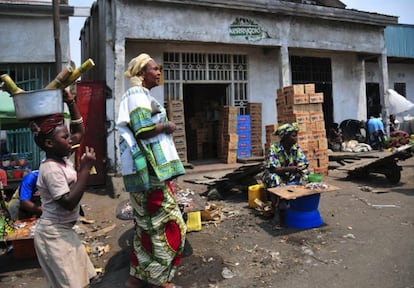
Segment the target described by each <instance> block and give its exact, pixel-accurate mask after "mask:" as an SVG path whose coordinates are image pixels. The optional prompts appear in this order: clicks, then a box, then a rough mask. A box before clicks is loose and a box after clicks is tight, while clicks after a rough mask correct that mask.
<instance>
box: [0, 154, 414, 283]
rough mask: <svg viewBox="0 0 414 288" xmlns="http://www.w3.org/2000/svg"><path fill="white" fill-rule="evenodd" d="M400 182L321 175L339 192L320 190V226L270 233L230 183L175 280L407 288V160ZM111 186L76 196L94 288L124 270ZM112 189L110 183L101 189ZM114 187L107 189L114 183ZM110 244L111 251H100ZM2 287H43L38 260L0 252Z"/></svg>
mask: <svg viewBox="0 0 414 288" xmlns="http://www.w3.org/2000/svg"><path fill="white" fill-rule="evenodd" d="M399 165H401V166H403V170H402V178H401V182H400V183H399V184H398V185H391V184H390V183H389V182H388V181H387V180H386V179H385V178H384V177H383V176H376V175H372V176H370V177H368V178H365V179H363V180H358V181H356V180H353V181H350V180H348V179H346V174H344V173H343V172H339V171H338V170H330V171H329V176H327V177H325V178H324V181H325V182H327V183H330V184H332V185H335V186H338V187H340V188H341V189H340V190H338V191H335V192H329V193H323V194H321V200H320V204H319V211H320V214H321V216H322V218H323V220H324V225H322V226H321V227H318V228H314V229H307V230H298V229H292V228H283V229H280V230H274V229H272V225H271V221H270V220H269V219H268V218H264V217H262V216H261V215H260V214H258V213H257V211H255V210H253V209H250V208H248V206H247V191H246V190H245V191H237V190H236V189H233V190H232V191H228V192H227V193H224V195H222V196H223V197H224V199H223V200H219V201H209V203H214V204H216V205H217V206H220V207H221V208H222V218H221V220H220V221H216V222H210V223H203V226H202V230H201V231H198V232H190V233H188V235H187V237H188V240H189V243H190V245H191V247H192V250H193V251H192V254H191V255H190V256H187V257H184V258H183V260H182V263H181V266H180V268H179V271H178V272H179V273H178V275H177V277H176V278H175V283H176V284H178V285H181V286H183V287H185V288H198V287H202V288H204V287H206V288H208V287H211V288H213V287H238V288H243V287H246V288H247V287H249V288H251V287H290V288H303V287H310V288H313V287H315V288H316V287H318V288H320V287H341V288H348V287H349V288H351V287H352V288H355V287H376V288H391V287H392V288H395V287H401V288H413V287H414V241H413V239H414V158H413V157H412V158H410V159H407V160H406V161H400V162H399ZM228 172H229V171H223V170H220V171H218V170H215V171H210V172H208V173H207V172H202V173H199V174H197V173H189V174H187V175H185V176H182V177H180V178H179V180H178V183H179V185H180V186H181V187H182V188H189V189H191V190H192V191H195V192H197V193H203V192H206V187H207V186H206V185H200V184H191V183H188V182H185V180H189V179H198V178H203V177H204V176H209V177H215V178H219V177H222V176H223V175H225V174H226V173H228ZM111 183H113V186H114V187H107V188H106V189H95V190H94V189H91V190H90V191H88V193H86V195H85V197H84V198H83V200H82V204H83V207H84V210H85V212H86V216H87V218H88V219H93V220H95V223H93V224H81V223H80V224H79V225H78V227H79V229H80V230H81V231H83V232H84V233H83V234H81V237H83V239H84V240H85V243H87V244H88V245H89V246H90V247H92V248H95V250H93V253H92V254H91V259H92V260H93V262H94V264H95V266H96V267H98V268H102V269H103V277H102V280H101V282H100V283H97V284H94V285H93V286H92V287H108V288H109V287H111V288H112V287H123V283H124V281H125V279H126V278H127V275H128V262H129V251H130V245H131V239H132V229H133V226H132V223H131V221H122V220H119V219H117V218H115V217H114V215H115V209H116V205H117V204H118V203H119V202H120V201H122V200H123V199H126V198H127V197H128V195H127V194H126V193H124V192H122V188H121V187H122V182H121V179H120V178H112V181H111ZM108 186H111V185H108ZM113 188H115V189H113ZM105 245H109V246H108V247H110V250H109V251H105V252H101V255H99V249H98V248H99V247H100V248H102V247H104V246H105ZM0 286H1V287H11V288H12V287H28V286H30V287H33V288H37V287H46V283H45V280H44V278H43V273H42V271H41V269H40V268H39V266H38V264H37V262H36V260H16V259H14V258H13V256H12V254H5V255H2V256H0Z"/></svg>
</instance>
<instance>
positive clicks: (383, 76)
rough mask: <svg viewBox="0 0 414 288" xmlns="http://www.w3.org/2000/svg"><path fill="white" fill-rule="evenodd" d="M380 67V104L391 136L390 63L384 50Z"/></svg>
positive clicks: (387, 130) (386, 131)
mask: <svg viewBox="0 0 414 288" xmlns="http://www.w3.org/2000/svg"><path fill="white" fill-rule="evenodd" d="M378 66H379V90H380V103H381V113H382V115H381V116H382V120H383V122H384V126H385V127H384V128H385V133H386V134H387V135H389V133H390V127H389V112H388V111H389V107H390V100H389V94H388V92H387V90H388V63H387V53H386V50H385V48H384V50H383V53H381V55H380V56H379V57H378Z"/></svg>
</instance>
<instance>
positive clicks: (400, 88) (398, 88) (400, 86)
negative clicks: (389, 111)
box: [394, 83, 407, 97]
mask: <svg viewBox="0 0 414 288" xmlns="http://www.w3.org/2000/svg"><path fill="white" fill-rule="evenodd" d="M394 90H395V92H397V93H398V94H400V95H402V96H404V97H407V96H406V95H407V94H406V93H407V90H406V86H405V83H394Z"/></svg>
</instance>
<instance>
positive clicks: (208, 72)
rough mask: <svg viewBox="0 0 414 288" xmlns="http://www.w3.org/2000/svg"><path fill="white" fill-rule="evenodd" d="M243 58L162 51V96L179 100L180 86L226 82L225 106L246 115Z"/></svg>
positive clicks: (245, 77) (181, 90) (245, 70)
mask: <svg viewBox="0 0 414 288" xmlns="http://www.w3.org/2000/svg"><path fill="white" fill-rule="evenodd" d="M247 64H248V63H247V56H246V55H231V54H213V53H212V54H204V53H178V52H166V53H164V57H163V73H164V97H165V100H166V101H169V100H177V99H183V84H184V83H204V84H205V83H221V84H223V83H226V84H228V89H226V91H227V97H226V101H227V103H226V104H225V105H231V106H237V107H239V108H240V109H239V112H240V113H241V114H245V113H246V109H245V107H246V104H247V102H248V95H247V81H248V72H247V69H248V65H247Z"/></svg>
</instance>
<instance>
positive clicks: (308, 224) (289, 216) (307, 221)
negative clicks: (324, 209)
mask: <svg viewBox="0 0 414 288" xmlns="http://www.w3.org/2000/svg"><path fill="white" fill-rule="evenodd" d="M285 224H286V226H287V227H290V228H297V229H309V228H315V227H319V226H321V225H322V224H323V220H322V218H321V215H320V214H319V211H318V210H313V211H309V212H299V211H295V210H292V209H287V210H286V218H285Z"/></svg>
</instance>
